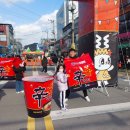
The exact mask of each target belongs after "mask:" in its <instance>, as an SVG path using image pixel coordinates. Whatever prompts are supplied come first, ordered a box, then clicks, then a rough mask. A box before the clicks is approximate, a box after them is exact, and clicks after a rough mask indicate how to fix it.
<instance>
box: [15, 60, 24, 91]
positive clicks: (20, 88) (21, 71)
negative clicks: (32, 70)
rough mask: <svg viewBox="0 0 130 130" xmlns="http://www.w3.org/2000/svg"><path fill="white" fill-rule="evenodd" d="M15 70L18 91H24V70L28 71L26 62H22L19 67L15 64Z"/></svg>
mask: <svg viewBox="0 0 130 130" xmlns="http://www.w3.org/2000/svg"><path fill="white" fill-rule="evenodd" d="M13 70H14V72H15V75H16V93H24V90H23V81H22V78H23V77H24V75H23V74H24V71H26V65H25V63H24V62H22V63H20V64H19V67H16V66H13Z"/></svg>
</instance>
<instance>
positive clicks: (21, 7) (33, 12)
mask: <svg viewBox="0 0 130 130" xmlns="http://www.w3.org/2000/svg"><path fill="white" fill-rule="evenodd" d="M9 2H10V3H11V4H13V5H14V6H16V7H17V8H20V9H22V10H26V11H27V12H29V13H32V14H33V15H36V16H38V17H41V14H38V13H36V12H35V11H32V10H30V9H28V8H25V7H23V6H20V5H16V4H15V3H14V2H12V1H10V0H9Z"/></svg>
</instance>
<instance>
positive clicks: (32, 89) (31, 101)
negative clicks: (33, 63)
mask: <svg viewBox="0 0 130 130" xmlns="http://www.w3.org/2000/svg"><path fill="white" fill-rule="evenodd" d="M53 80H54V79H53V77H50V76H30V77H25V78H23V82H24V91H25V102H26V107H27V111H28V115H29V116H30V117H33V118H41V117H45V116H47V115H48V114H50V111H51V100H52V91H53Z"/></svg>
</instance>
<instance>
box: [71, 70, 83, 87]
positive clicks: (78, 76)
mask: <svg viewBox="0 0 130 130" xmlns="http://www.w3.org/2000/svg"><path fill="white" fill-rule="evenodd" d="M74 74H75V76H74V80H77V81H78V82H79V85H81V81H82V80H84V77H85V75H84V74H82V71H80V70H78V71H76V72H75V73H74Z"/></svg>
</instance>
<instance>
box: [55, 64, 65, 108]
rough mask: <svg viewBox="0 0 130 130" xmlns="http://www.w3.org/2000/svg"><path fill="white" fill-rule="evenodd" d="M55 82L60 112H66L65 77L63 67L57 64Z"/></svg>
mask: <svg viewBox="0 0 130 130" xmlns="http://www.w3.org/2000/svg"><path fill="white" fill-rule="evenodd" d="M56 81H57V86H58V90H59V92H60V107H61V110H67V108H66V103H65V96H66V90H67V89H68V85H67V75H66V74H65V66H64V65H63V64H59V65H58V67H57V72H56Z"/></svg>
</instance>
